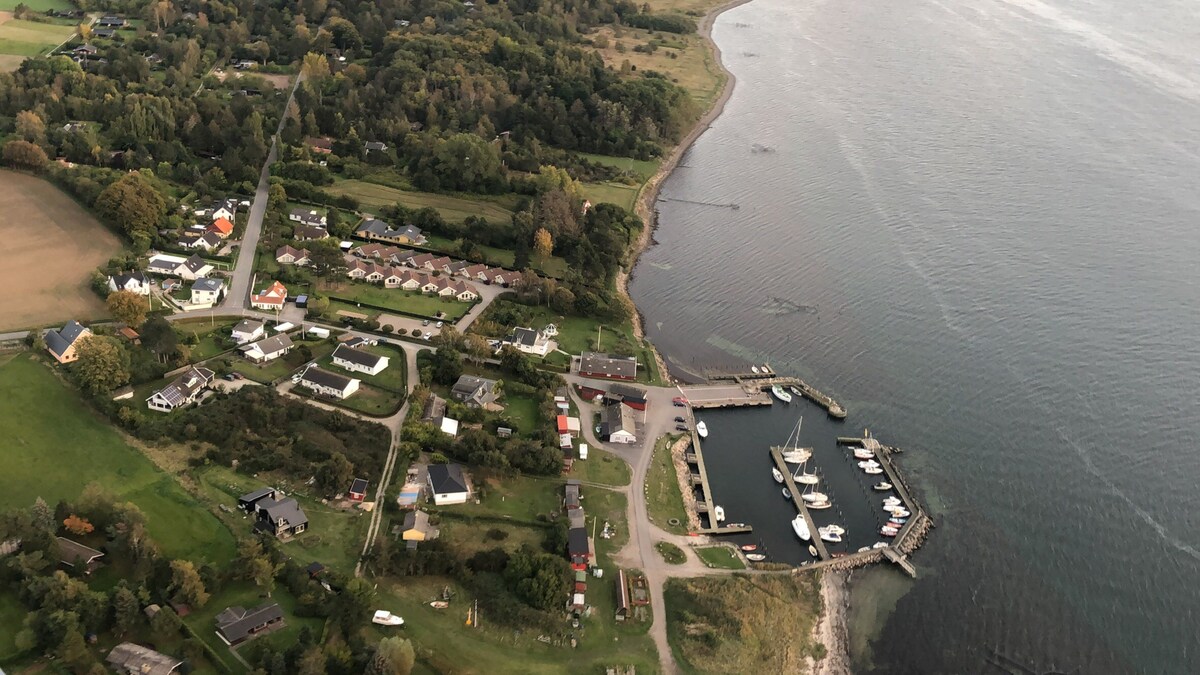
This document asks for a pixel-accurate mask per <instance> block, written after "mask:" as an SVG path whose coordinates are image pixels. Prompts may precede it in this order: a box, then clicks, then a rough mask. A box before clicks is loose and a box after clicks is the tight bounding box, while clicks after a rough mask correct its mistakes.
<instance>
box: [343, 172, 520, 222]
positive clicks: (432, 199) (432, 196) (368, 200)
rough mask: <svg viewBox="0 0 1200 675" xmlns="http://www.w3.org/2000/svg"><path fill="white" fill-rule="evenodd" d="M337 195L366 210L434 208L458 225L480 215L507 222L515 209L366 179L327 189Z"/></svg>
mask: <svg viewBox="0 0 1200 675" xmlns="http://www.w3.org/2000/svg"><path fill="white" fill-rule="evenodd" d="M325 189H326V190H327V191H328V192H330V193H332V194H335V195H350V196H351V197H354V198H355V199H357V200H358V202H359V204H361V205H362V208H364V209H378V208H380V207H383V206H391V205H392V204H397V203H399V204H403V205H405V206H407V207H408V208H410V209H423V208H425V207H426V206H432V207H433V208H435V209H437V211H438V213H440V214H442V217H443V218H445V219H446V220H447V221H449V222H454V223H459V222H462V221H463V220H465V219H466V217H467V216H480V217H483V218H486V219H488V220H489V221H491V222H494V223H507V222H508V221H509V219H510V218H511V217H512V210H511V209H507V208H505V207H504V206H502V205H501V204H498V203H496V202H495V201H493V200H489V199H467V198H465V197H455V196H453V195H443V194H436V193H433V192H415V191H410V190H401V189H398V188H394V187H390V186H387V185H380V184H378V183H369V182H367V181H364V180H343V181H338V182H337V183H334V184H333V185H331V186H329V187H327V188H325Z"/></svg>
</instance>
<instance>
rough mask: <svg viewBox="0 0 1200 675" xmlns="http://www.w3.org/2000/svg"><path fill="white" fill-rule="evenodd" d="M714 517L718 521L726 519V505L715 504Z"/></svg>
mask: <svg viewBox="0 0 1200 675" xmlns="http://www.w3.org/2000/svg"><path fill="white" fill-rule="evenodd" d="M713 517H714V518H716V520H717V522H718V523H719V522H721V521H723V520H725V507H723V506H714V507H713Z"/></svg>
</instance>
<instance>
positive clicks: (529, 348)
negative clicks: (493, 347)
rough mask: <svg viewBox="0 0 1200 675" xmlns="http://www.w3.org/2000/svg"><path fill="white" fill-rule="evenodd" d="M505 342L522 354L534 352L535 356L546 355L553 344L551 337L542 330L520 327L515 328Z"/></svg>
mask: <svg viewBox="0 0 1200 675" xmlns="http://www.w3.org/2000/svg"><path fill="white" fill-rule="evenodd" d="M504 344H506V345H512V346H513V348H515V349H516V350H517V351H519V352H521V353H522V354H532V355H534V356H545V355H546V353H547V352H549V351H550V349H551V347H552V345H553V343H552V342H551V341H550V339H549V338H547V337H546V336H545V335H543V334H542V333H541V332H540V331H536V330H534V329H532V328H520V327H519V328H514V329H513V332H512V334H511V335H509V336H508V337H507V338H505V340H504Z"/></svg>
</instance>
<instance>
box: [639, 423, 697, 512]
mask: <svg viewBox="0 0 1200 675" xmlns="http://www.w3.org/2000/svg"><path fill="white" fill-rule="evenodd" d="M674 440H675V437H673V436H667V437H665V438H660V439H658V442H657V443H655V444H654V457H653V458H652V459H651V460H650V468H649V469H648V470H647V472H646V511H647V514H648V515H649V516H650V522H652V523H654V524H655V525H657V526H659V527H661V528H662V529H664V530H666V531H667V532H674V533H675V534H687V530H688V527H687V524H688V518H687V512H686V511H685V510H684V507H683V496H682V495H681V494H680V492H679V478H678V477H677V476H676V474H675V463H674V462H672V461H671V450H670V447H671V443H672V442H673V441H674ZM671 519H675V520H676V521H678V522H679V524H678V525H671V524H670V523H669V521H670V520H671Z"/></svg>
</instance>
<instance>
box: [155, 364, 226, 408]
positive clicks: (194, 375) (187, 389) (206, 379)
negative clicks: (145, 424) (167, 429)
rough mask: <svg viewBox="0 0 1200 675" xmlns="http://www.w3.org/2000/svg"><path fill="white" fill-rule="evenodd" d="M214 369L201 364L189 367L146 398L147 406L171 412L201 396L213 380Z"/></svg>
mask: <svg viewBox="0 0 1200 675" xmlns="http://www.w3.org/2000/svg"><path fill="white" fill-rule="evenodd" d="M213 375H214V373H213V371H211V370H209V369H208V368H203V367H200V366H192V367H191V368H188V369H187V370H186V371H185V372H184V373H183V374H182V375H180V376H179V377H177V378H175V380H174V381H173V382H171V384H168V385H167V386H165V387H163V388H162V389H159V390H158V391H156V392H154V393H153V394H152V395H151V396H150V398H148V399H146V407H148V408H150V409H151V410H156V411H158V412H171V411H172V410H175V409H177V408H182V407H183V406H185V405H188V404H189V403H192V402H193V401H195V400H196V399H197V398H199V396H200V393H201V392H202V391H204V389H205V388H206V387H208V385H209V384H211V383H212V381H213Z"/></svg>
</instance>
